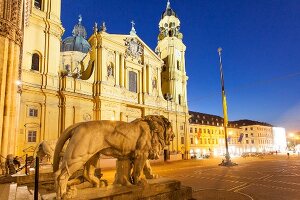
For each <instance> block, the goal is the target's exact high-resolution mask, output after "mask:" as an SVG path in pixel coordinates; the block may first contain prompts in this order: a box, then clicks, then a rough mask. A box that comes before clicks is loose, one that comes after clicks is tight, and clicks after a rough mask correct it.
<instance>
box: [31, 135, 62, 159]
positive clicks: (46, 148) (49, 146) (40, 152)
mask: <svg viewBox="0 0 300 200" xmlns="http://www.w3.org/2000/svg"><path fill="white" fill-rule="evenodd" d="M56 142H57V141H56V140H49V141H47V140H43V141H41V142H40V143H39V144H38V145H37V146H36V148H35V150H34V154H33V157H37V156H38V157H39V158H40V161H43V160H44V159H47V163H52V158H53V154H54V149H55V144H56Z"/></svg>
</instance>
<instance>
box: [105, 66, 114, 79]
mask: <svg viewBox="0 0 300 200" xmlns="http://www.w3.org/2000/svg"><path fill="white" fill-rule="evenodd" d="M107 76H108V77H110V76H114V67H113V66H112V64H111V63H110V64H109V65H108V66H107Z"/></svg>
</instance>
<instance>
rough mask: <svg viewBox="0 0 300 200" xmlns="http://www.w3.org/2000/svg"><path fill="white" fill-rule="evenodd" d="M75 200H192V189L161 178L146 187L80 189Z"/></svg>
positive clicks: (177, 182) (150, 182)
mask: <svg viewBox="0 0 300 200" xmlns="http://www.w3.org/2000/svg"><path fill="white" fill-rule="evenodd" d="M50 196H52V198H53V194H52V195H49V196H48V198H47V196H46V195H45V196H42V199H51V197H50ZM73 199H74V200H83V199H93V200H191V199H193V198H192V188H191V187H185V186H181V183H180V182H179V181H176V180H172V179H167V178H159V179H152V180H148V184H147V185H145V186H134V185H133V186H118V185H111V186H108V187H106V188H85V189H78V190H77V196H76V198H73Z"/></svg>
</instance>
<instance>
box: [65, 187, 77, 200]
mask: <svg viewBox="0 0 300 200" xmlns="http://www.w3.org/2000/svg"><path fill="white" fill-rule="evenodd" d="M76 196H77V188H76V187H75V186H71V187H70V189H69V190H68V191H67V193H66V194H65V195H64V198H63V199H71V198H74V197H76Z"/></svg>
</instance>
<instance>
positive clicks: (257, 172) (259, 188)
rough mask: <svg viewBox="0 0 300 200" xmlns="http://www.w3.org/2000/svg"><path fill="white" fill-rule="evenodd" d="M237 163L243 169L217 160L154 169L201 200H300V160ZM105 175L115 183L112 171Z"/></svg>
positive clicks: (283, 157) (282, 157)
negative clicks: (178, 183)
mask: <svg viewBox="0 0 300 200" xmlns="http://www.w3.org/2000/svg"><path fill="white" fill-rule="evenodd" d="M233 160H234V161H235V162H237V163H238V164H239V165H238V166H235V167H219V166H217V164H218V163H219V162H220V158H219V159H217V158H215V159H206V160H187V161H177V162H168V163H165V164H158V165H154V166H153V170H154V172H155V173H157V174H159V175H161V176H164V177H169V178H174V179H177V180H180V181H181V182H182V184H183V185H186V186H191V187H192V188H193V196H194V198H195V199H197V200H248V199H249V200H251V199H254V200H299V199H300V157H297V156H290V158H289V159H288V158H287V156H286V155H278V156H276V155H274V156H267V157H264V158H234V159H233ZM103 174H104V178H107V179H109V181H112V179H113V174H114V172H113V171H112V170H106V171H103Z"/></svg>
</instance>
